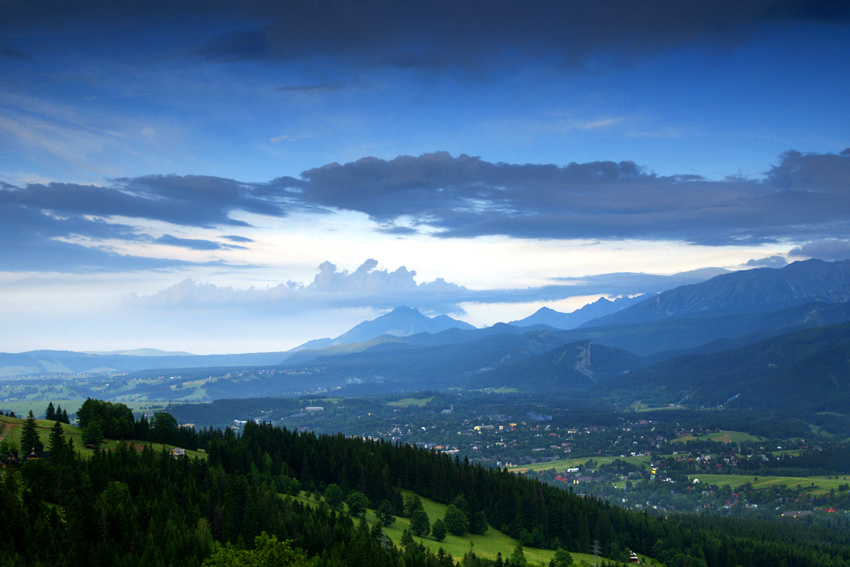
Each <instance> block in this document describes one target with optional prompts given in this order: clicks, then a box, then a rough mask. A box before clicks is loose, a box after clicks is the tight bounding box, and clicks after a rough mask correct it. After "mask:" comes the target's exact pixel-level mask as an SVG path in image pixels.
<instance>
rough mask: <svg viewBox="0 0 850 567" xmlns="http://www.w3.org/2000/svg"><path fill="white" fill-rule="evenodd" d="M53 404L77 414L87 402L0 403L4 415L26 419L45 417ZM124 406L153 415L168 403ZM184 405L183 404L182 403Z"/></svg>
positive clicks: (141, 403)
mask: <svg viewBox="0 0 850 567" xmlns="http://www.w3.org/2000/svg"><path fill="white" fill-rule="evenodd" d="M50 402H53V406H54V407H55V406H62V409H63V410H67V412H68V414H69V415H70V414H73V413H77V410H79V409H80V406H82V405H83V403H84V402H85V400H80V399H77V400H57V399H47V400H15V401H9V402H0V410H2V411H3V412H4V413H7V412H10V411H12V412H15V415H16V416H17V417H26V416H27V414H28V413H29V412H30V410H32V413H33V415H35V416H36V417H38V416H41V415H44V412H45V410H46V409H47V404H49V403H50ZM121 403H122V404H124V405H125V406H127V407H128V408H130V409H131V410H133V412H134V413H139V412H145V413H153V412H157V411H164V410H165V407H166V406H167V405H168V403H167V402H147V401H143V400H141V401H129V402H128V401H122V402H121ZM181 403H183V402H181Z"/></svg>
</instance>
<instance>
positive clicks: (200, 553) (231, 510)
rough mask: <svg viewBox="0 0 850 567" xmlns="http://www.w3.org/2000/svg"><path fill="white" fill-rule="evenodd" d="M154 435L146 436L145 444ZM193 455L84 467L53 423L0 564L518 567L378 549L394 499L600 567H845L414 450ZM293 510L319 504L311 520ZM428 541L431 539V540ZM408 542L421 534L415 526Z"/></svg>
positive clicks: (796, 531)
mask: <svg viewBox="0 0 850 567" xmlns="http://www.w3.org/2000/svg"><path fill="white" fill-rule="evenodd" d="M87 404H88V405H86V404H84V406H86V409H85V410H84V411H83V412H82V414H83V415H82V417H81V425H83V424H85V427H88V426H90V425H91V424H93V423H100V424H101V425H100V426H101V428H102V429H105V430H109V431H110V432H112V431H113V429H112V428H113V427H115V428H117V430H118V431H121V432H123V434H124V435H135V431H136V427H137V426H138V423H139V422H140V421H142V420H141V418H140V419H139V420H134V421H133V432H134V433H132V434H131V433H130V429H128V428H127V423H128V421H127V420H128V417H127V414H126V412H125V411H124V410H123V409H122V408H121V407H116V406H120V405H121V404H110V403H109V402H99V401H97V400H93V401H92V402H91V403H89V401H88V400H87ZM81 409H82V408H81ZM78 416H79V413H78ZM130 417H132V414H130ZM122 420H123V421H125V422H127V423H121V422H122ZM154 421H155V419H154V420H151V422H149V423H148V428H149V431H148V433H149V434H152V435H155V433H151V432H152V431H154V432H155V431H156V426H155V425H154V426H153V427H151V423H152V422H154ZM169 423H170V422H169ZM178 429H186V428H178ZM167 430H171V431H173V429H172V428H171V427H170V426H169V427H168V428H167ZM190 431H192V432H193V433H194V430H193V429H191V428H190ZM195 439H196V440H197V442H198V446H199V447H202V448H204V449H205V450H206V452H207V453H208V459H206V460H202V459H195V458H189V459H186V458H182V459H174V458H172V457H171V455H170V454H168V453H167V452H165V451H160V452H157V451H154V450H153V449H151V448H150V447H149V446H146V447H145V448H144V449H143V450H142V451H141V452H137V451H136V450H134V449H132V448H131V446H130V444H124V445H122V446H121V447H119V448H118V449H117V450H111V451H110V450H101V449H100V448H99V446H97V448H96V449H95V451H94V454H93V456H91V457H90V458H81V457H80V456H79V455H78V453H77V452H76V451H74V449H73V447H72V445H71V444H70V442H69V441H67V440H65V438H64V436H63V433H62V426H61V424H60V423H59V422H56V423H55V424H54V428H53V430H52V431H51V436H50V441H49V443H48V448H49V451H50V456H49V459H39V460H34V461H28V462H25V463H24V464H23V465H22V466H21V467H20V469H18V470H11V469H7V470H6V471H5V473H4V474H3V478H2V485H0V517H2V518H3V522H0V557H3V558H4V560H8V561H10V562H11V564H21V565H36V564H46V563H49V564H55V565H82V564H90V565H128V566H131V565H153V566H158V565H198V566H201V565H216V564H228V565H238V564H241V563H233V562H231V563H226V561H227V560H229V559H227V558H228V557H229V558H230V559H233V560H234V561H236V560H238V559H239V558H240V557H243V556H244V557H247V556H249V555H251V554H257V555H262V554H266V555H268V556H275V557H277V556H278V555H280V556H282V557H289V554H288V553H287V552H286V550H285V549H283V548H282V547H281V545H283V543H284V542H289V543H286V545H287V546H289V547H290V548H291V549H290V551H292V553H294V555H293V556H292V557H297V558H301V559H305V560H306V559H309V561H310V562H311V564H313V565H314V567H325V566H327V567H337V566H342V565H352V566H355V567H358V566H360V565H364V567H366V564H367V563H368V565H369V566H370V567H384V566H386V567H402V566H404V567H418V566H423V567H437V566H444V567H449V566H451V565H455V564H456V563H458V562H459V563H461V564H462V565H464V567H505V566H507V567H521V556H522V553H521V552H520V553H519V554H518V555H516V556H515V557H514V555H513V554H512V555H511V556H509V557H507V558H506V559H503V558H501V557H499V558H497V559H496V560H490V559H486V558H483V557H481V556H477V555H475V554H474V553H472V552H470V553H468V554H466V556H465V557H463V558H458V559H455V558H452V557H450V556H448V555H447V554H445V553H442V554H440V553H437V554H433V553H430V552H428V551H427V550H426V549H425V548H424V547H422V546H421V545H420V544H417V543H416V542H415V541H413V539H412V538H409V539H406V541H405V545H403V546H402V547H400V548H399V547H395V546H391V545H386V542H385V541H383V540H382V539H381V537H380V525H379V526H375V527H370V526H368V524H366V522H365V520H364V519H363V515H364V513H365V509H366V508H367V507H368V508H373V509H378V510H379V511H381V515H379V517H382V521H383V522H385V523H389V522H390V521H391V518H392V517H393V516H402V515H408V516H410V517H411V528H413V516H414V515H416V511H417V508H418V507H417V506H416V504H415V500H414V499H408V502H405V499H404V498H403V497H402V491H403V490H404V491H410V492H412V493H415V494H417V495H419V496H421V497H423V498H429V499H432V500H435V501H437V502H441V503H443V504H446V505H447V506H448V509H449V510H452V509H454V510H457V513H455V512H452V514H451V515H450V514H449V513H448V512H447V513H446V517H445V518H441V519H439V520H438V521H436V522H434V524H435V525H436V524H437V523H438V522H440V521H441V522H442V523H443V524H444V525H445V528H446V529H448V530H451V531H454V530H455V529H456V530H457V531H458V532H463V531H464V530H467V531H471V530H473V529H475V530H486V529H488V527H491V528H496V529H500V530H502V531H504V532H505V533H507V534H509V535H511V536H512V537H514V538H516V539H518V540H519V541H520V543H521V546H533V547H543V548H550V549H564V550H567V551H571V552H581V553H587V552H589V551H590V550H591V548H592V547H593V546H594V545H598V547H599V548H600V549H601V551H602V554H603V555H604V556H607V557H611V558H622V557H623V555H624V553H625V551H626V550H627V549H631V550H633V551H636V552H638V553H642V554H645V555H649V556H650V557H654V558H656V559H659V560H661V561H664V562H665V563H666V564H667V565H668V567H676V566H679V565H689V566H691V567H699V566H705V567H727V566H730V567H732V566H736V565H748V566H753V567H762V566H763V567H768V566H770V567H773V566H775V565H786V566H788V567H795V566H800V567H802V566H811V567H837V566H839V565H846V564H850V535H849V534H847V533H843V532H838V531H829V530H819V531H814V530H807V528H806V527H805V526H801V525H799V524H790V523H789V524H780V523H776V522H759V521H751V520H730V519H722V518H706V517H695V516H674V517H670V518H663V517H660V516H653V515H649V514H646V513H638V512H633V511H628V510H624V509H620V508H617V507H614V506H611V505H610V504H608V503H602V502H600V501H599V500H597V499H595V498H592V497H590V498H583V497H580V496H579V495H576V494H573V493H571V492H569V491H565V490H561V489H558V488H555V487H551V486H547V485H545V484H543V483H540V482H538V481H536V480H533V479H527V478H525V477H522V476H520V475H515V474H513V473H510V472H508V471H507V470H506V469H501V470H500V469H487V468H484V467H482V466H480V465H472V464H470V463H469V462H468V461H467V460H466V459H464V460H461V459H459V458H458V457H454V458H453V457H451V456H449V455H446V454H444V453H439V452H435V451H429V450H425V449H421V448H417V447H413V446H410V445H399V444H392V443H388V442H385V441H371V440H364V439H360V438H354V439H352V438H346V437H344V436H342V435H321V436H317V435H315V434H312V433H306V434H301V433H298V432H295V431H290V430H287V429H286V428H279V427H274V426H272V425H270V424H264V423H261V424H255V423H248V424H246V426H245V429H244V431H243V432H242V434H241V435H240V434H237V433H235V432H234V431H233V430H231V429H224V430H221V429H217V430H211V429H210V430H203V431H202V432H200V433H197V434H195ZM294 494H312V495H316V494H324V498H322V499H321V500H320V501H318V502H317V504H316V505H315V506H308V505H305V504H304V503H302V502H301V501H299V500H296V499H294V498H292V497H291V495H294ZM340 499H342V500H345V501H346V502H347V504H348V513H346V512H344V511H343V508H342V507H341V506H340V505H339V502H340ZM426 520H427V516H426ZM428 527H429V528H430V529H429V531H430V532H431V533H432V534H433V528H434V527H435V526H428ZM417 529H420V530H421V533H423V534H424V533H426V532H425V526H424V525H422V526H420V527H419V528H417ZM440 529H441V528H440ZM437 535H438V534H434V537H437ZM275 538H276V539H275ZM521 546H520V549H521ZM243 552H244V553H243ZM251 556H252V557H253V555H251ZM244 557H243V558H244ZM561 557H563V554H562V555H561ZM216 558H220V559H221V562H220V563H216V561H219V559H216ZM299 560H300V559H299ZM246 561H247V559H246ZM292 561H296V560H295V559H293V560H292ZM210 562H212V563H210ZM293 564H294V563H293Z"/></svg>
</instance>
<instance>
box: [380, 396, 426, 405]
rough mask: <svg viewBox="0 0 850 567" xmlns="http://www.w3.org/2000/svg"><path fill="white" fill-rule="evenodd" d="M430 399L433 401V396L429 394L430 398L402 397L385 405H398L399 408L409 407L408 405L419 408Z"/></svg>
mask: <svg viewBox="0 0 850 567" xmlns="http://www.w3.org/2000/svg"><path fill="white" fill-rule="evenodd" d="M432 401H434V396H431V397H430V398H404V399H402V400H396V401H394V402H389V403H388V404H387V405H388V406H396V407H400V408H406V407H410V406H416V407H420V408H421V407H424V406H427V405H428V404H430V403H431V402H432Z"/></svg>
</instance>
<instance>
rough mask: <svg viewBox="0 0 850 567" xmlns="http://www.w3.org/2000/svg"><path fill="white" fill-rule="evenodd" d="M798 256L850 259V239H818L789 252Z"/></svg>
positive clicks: (832, 260)
mask: <svg viewBox="0 0 850 567" xmlns="http://www.w3.org/2000/svg"><path fill="white" fill-rule="evenodd" d="M788 255H789V256H794V257H798V258H818V259H819V260H827V261H830V262H837V261H840V260H847V259H850V240H834V239H830V240H818V241H816V242H810V243H808V244H805V245H803V246H798V247H797V248H794V249H793V250H791V251H790V252H789V253H788Z"/></svg>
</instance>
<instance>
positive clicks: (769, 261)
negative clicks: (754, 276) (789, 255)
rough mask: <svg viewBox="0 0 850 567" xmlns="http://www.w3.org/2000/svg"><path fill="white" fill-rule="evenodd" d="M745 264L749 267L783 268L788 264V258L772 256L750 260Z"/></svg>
mask: <svg viewBox="0 0 850 567" xmlns="http://www.w3.org/2000/svg"><path fill="white" fill-rule="evenodd" d="M744 265H745V266H747V267H748V268H781V267H783V266H787V265H788V260H786V259H785V258H784V257H782V256H770V257H768V258H760V259H758V260H749V261H748V262H747V263H746V264H744Z"/></svg>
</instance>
